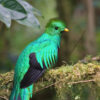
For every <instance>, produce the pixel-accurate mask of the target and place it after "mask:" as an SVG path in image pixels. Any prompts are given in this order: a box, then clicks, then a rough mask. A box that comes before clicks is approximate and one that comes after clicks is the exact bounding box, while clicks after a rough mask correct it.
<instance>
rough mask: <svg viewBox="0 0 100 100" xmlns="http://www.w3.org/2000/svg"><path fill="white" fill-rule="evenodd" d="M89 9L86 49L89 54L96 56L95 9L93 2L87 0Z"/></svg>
mask: <svg viewBox="0 0 100 100" xmlns="http://www.w3.org/2000/svg"><path fill="white" fill-rule="evenodd" d="M85 2H86V8H87V17H88V19H87V22H88V26H87V32H86V34H85V38H86V39H85V47H86V51H87V53H88V54H92V55H95V54H96V40H95V39H96V33H95V9H94V7H93V0H86V1H85Z"/></svg>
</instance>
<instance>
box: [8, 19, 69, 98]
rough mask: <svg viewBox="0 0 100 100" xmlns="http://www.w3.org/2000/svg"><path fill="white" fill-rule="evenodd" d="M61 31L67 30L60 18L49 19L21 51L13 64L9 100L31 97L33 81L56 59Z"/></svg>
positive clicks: (53, 63)
mask: <svg viewBox="0 0 100 100" xmlns="http://www.w3.org/2000/svg"><path fill="white" fill-rule="evenodd" d="M63 31H65V32H68V31H69V30H68V28H67V27H66V24H65V23H64V22H63V21H62V20H59V19H51V20H50V21H49V22H48V23H47V25H46V28H45V30H44V32H43V34H42V35H41V36H40V37H39V38H37V39H36V40H34V41H33V42H31V43H30V44H29V45H28V46H26V48H25V49H24V50H23V51H22V53H21V54H20V55H19V57H18V60H17V62H16V65H15V70H14V83H13V89H12V92H11V95H10V100H29V99H30V98H32V94H33V88H34V83H35V82H37V80H38V79H39V78H40V77H41V76H42V75H43V74H44V73H45V71H46V70H47V69H50V68H52V67H53V66H54V65H55V64H56V62H57V60H58V50H59V48H60V42H61V37H62V34H63Z"/></svg>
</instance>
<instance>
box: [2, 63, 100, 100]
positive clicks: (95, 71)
mask: <svg viewBox="0 0 100 100" xmlns="http://www.w3.org/2000/svg"><path fill="white" fill-rule="evenodd" d="M99 77H100V63H98V62H94V61H92V62H89V63H87V64H84V63H81V62H78V63H77V64H75V65H63V66H61V67H60V68H57V69H51V70H49V71H47V72H46V73H45V74H44V76H43V77H42V78H41V79H40V80H39V81H38V82H37V83H36V84H35V86H34V92H33V94H34V95H35V94H36V93H39V92H40V91H43V90H45V89H46V88H48V87H52V86H53V88H54V89H55V91H56V93H57V98H58V99H59V100H66V98H67V100H69V99H70V100H89V98H90V97H92V96H93V97H94V98H95V99H93V100H100V94H99V93H100V78H99ZM12 79H13V71H11V72H8V73H5V74H0V97H2V98H8V96H9V94H10V91H11V88H12ZM1 91H2V92H1ZM90 100H91V99H90Z"/></svg>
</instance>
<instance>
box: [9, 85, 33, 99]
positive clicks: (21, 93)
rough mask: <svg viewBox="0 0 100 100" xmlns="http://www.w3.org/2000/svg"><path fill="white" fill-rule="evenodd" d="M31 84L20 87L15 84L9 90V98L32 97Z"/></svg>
mask: <svg viewBox="0 0 100 100" xmlns="http://www.w3.org/2000/svg"><path fill="white" fill-rule="evenodd" d="M32 93H33V85H30V86H29V87H27V88H22V89H21V88H20V87H19V86H15V87H14V88H13V90H12V92H11V96H10V100H29V99H30V98H32Z"/></svg>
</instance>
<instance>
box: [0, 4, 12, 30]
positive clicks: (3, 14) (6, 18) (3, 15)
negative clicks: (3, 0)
mask: <svg viewBox="0 0 100 100" xmlns="http://www.w3.org/2000/svg"><path fill="white" fill-rule="evenodd" d="M0 20H1V21H2V22H4V23H5V24H6V26H7V27H8V28H9V27H10V26H11V15H10V12H9V11H7V9H6V8H4V7H3V6H2V5H1V4H0Z"/></svg>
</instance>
